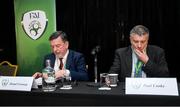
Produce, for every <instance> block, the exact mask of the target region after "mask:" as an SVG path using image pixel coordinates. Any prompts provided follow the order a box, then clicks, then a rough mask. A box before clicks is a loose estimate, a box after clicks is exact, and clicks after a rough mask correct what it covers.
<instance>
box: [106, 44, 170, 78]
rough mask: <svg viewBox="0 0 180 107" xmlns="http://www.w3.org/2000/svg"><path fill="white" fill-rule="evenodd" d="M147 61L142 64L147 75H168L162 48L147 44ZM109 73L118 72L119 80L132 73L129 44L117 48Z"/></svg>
mask: <svg viewBox="0 0 180 107" xmlns="http://www.w3.org/2000/svg"><path fill="white" fill-rule="evenodd" d="M147 55H148V57H149V60H148V62H147V63H146V65H145V66H143V68H142V69H143V71H144V72H145V73H146V75H147V77H166V76H169V71H168V67H167V62H166V59H165V53H164V50H163V49H162V48H159V47H157V46H152V45H148V46H147ZM109 72H110V73H118V74H119V81H125V77H131V73H132V49H131V46H129V47H125V48H120V49H117V50H116V52H115V58H114V62H113V65H112V66H111V68H110V71H109Z"/></svg>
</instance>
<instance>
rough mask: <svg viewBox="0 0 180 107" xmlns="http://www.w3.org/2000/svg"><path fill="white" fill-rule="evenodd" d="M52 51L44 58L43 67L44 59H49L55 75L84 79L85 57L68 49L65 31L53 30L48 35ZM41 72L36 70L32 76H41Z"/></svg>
mask: <svg viewBox="0 0 180 107" xmlns="http://www.w3.org/2000/svg"><path fill="white" fill-rule="evenodd" d="M49 41H50V45H51V48H52V51H53V53H51V54H48V55H46V56H45V58H44V67H45V61H46V59H50V61H51V67H52V68H54V70H55V77H56V78H62V77H64V76H65V75H71V78H72V80H80V81H86V80H88V73H87V69H86V64H85V59H84V57H83V55H82V54H81V53H79V52H75V51H73V50H70V49H68V47H69V41H68V37H67V35H66V33H64V32H63V31H57V32H54V33H53V34H52V35H51V36H50V37H49ZM41 76H42V73H40V72H36V73H35V74H34V75H33V77H35V78H38V77H41Z"/></svg>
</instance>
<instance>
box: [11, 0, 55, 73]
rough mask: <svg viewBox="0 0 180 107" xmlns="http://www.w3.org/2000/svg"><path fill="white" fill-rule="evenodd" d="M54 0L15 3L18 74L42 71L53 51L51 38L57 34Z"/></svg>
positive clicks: (32, 0)
mask: <svg viewBox="0 0 180 107" xmlns="http://www.w3.org/2000/svg"><path fill="white" fill-rule="evenodd" d="M55 8H56V7H55V0H14V13H15V30H16V49H17V64H18V72H17V75H22V76H29V75H32V74H34V73H35V72H37V71H39V72H40V71H41V70H42V62H43V58H44V55H46V54H47V53H49V52H50V51H51V49H50V45H49V40H48V38H49V36H50V34H51V33H52V32H54V31H56V11H55V10H56V9H55Z"/></svg>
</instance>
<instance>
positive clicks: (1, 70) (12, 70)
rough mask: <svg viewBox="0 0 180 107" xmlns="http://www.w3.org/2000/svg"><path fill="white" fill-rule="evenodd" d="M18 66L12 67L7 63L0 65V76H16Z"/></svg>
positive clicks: (3, 62)
mask: <svg viewBox="0 0 180 107" xmlns="http://www.w3.org/2000/svg"><path fill="white" fill-rule="evenodd" d="M17 69H18V65H12V64H11V63H10V62H8V61H2V62H1V63H0V76H16V73H17Z"/></svg>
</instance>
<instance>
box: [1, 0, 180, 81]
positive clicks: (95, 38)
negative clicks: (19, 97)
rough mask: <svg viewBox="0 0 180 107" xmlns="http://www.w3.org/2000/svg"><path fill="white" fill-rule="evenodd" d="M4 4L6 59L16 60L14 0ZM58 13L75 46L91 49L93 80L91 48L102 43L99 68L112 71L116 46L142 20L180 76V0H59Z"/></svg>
mask: <svg viewBox="0 0 180 107" xmlns="http://www.w3.org/2000/svg"><path fill="white" fill-rule="evenodd" d="M0 8H1V24H0V25H1V30H0V31H1V38H0V48H1V49H3V51H1V52H0V60H9V61H10V62H12V63H13V64H16V63H17V62H16V61H17V60H16V38H15V25H14V24H15V22H14V20H15V19H14V5H13V0H5V1H4V2H3V3H2V5H1V6H0ZM56 15H57V30H63V31H64V32H66V33H67V34H68V35H69V37H70V48H71V49H73V50H76V51H79V52H82V53H83V54H84V55H85V58H86V63H87V64H88V66H89V67H88V70H89V71H88V72H89V76H90V79H91V80H93V78H94V77H93V75H94V68H93V67H94V56H93V55H92V54H91V50H92V49H93V48H94V47H95V46H96V45H99V46H101V50H100V52H99V53H98V72H108V70H109V68H110V66H111V64H112V61H113V58H114V51H115V49H117V48H120V47H124V46H128V45H129V31H130V30H131V29H132V27H133V26H135V25H137V24H142V25H145V26H146V27H148V28H149V30H150V40H149V44H152V45H158V46H159V47H161V48H163V49H164V50H165V53H166V60H167V62H168V67H169V70H170V74H171V77H177V78H178V81H179V80H180V73H179V61H180V60H179V57H180V54H179V50H178V49H179V46H180V41H179V40H178V38H179V37H178V36H179V35H180V33H179V25H180V0H56Z"/></svg>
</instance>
